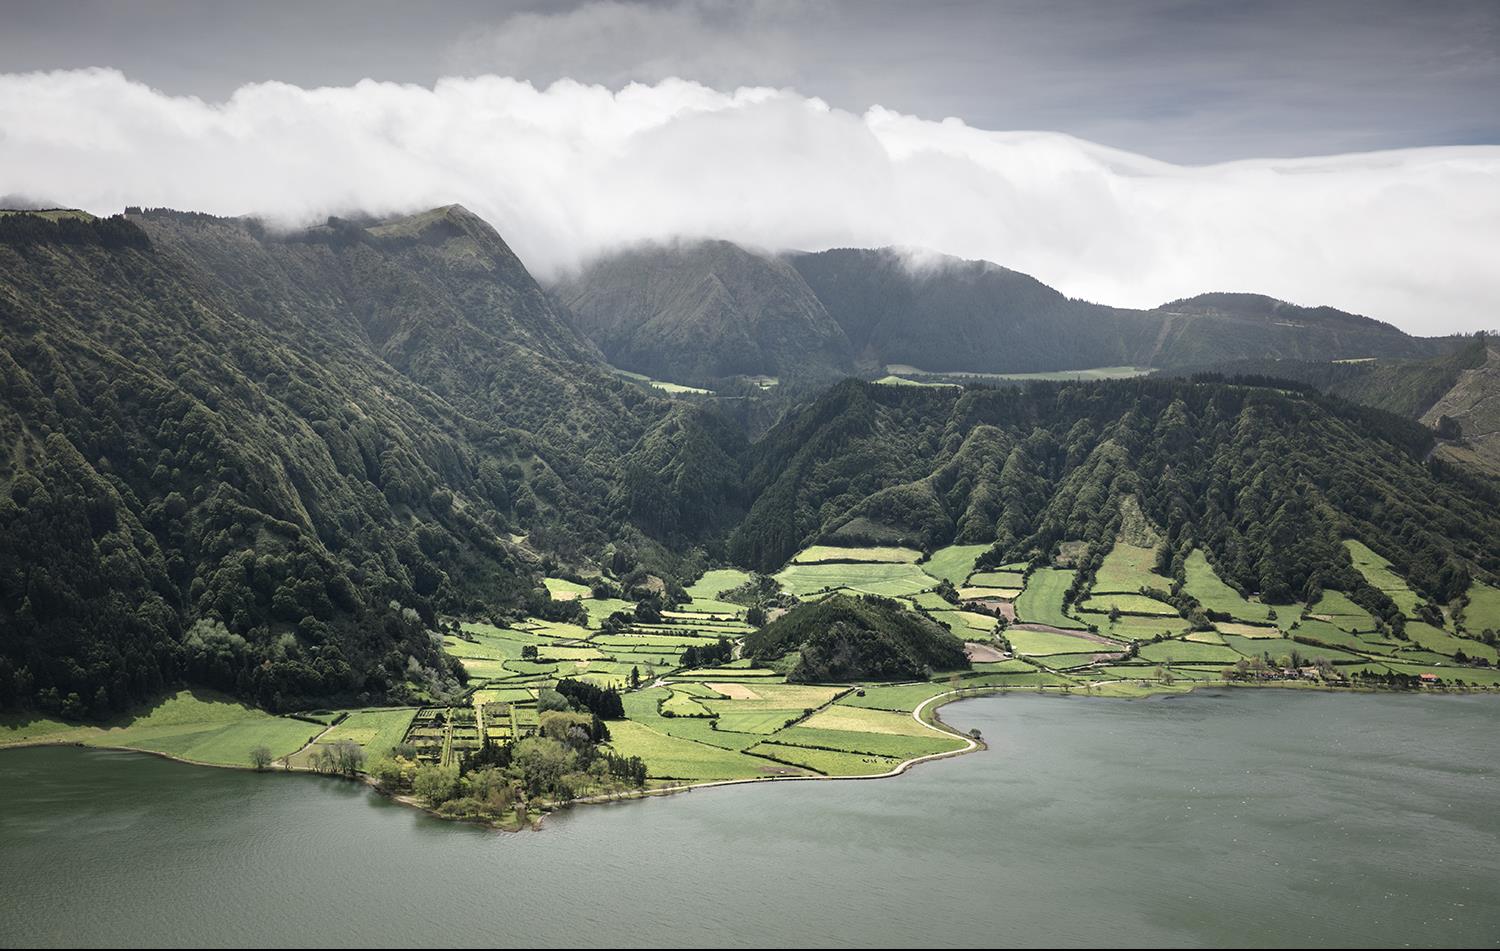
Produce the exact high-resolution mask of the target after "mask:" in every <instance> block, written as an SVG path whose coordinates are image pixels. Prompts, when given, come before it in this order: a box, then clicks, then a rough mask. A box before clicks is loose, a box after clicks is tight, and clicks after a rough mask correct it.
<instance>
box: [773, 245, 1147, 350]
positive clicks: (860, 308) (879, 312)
mask: <svg viewBox="0 0 1500 951" xmlns="http://www.w3.org/2000/svg"><path fill="white" fill-rule="evenodd" d="M787 259H788V260H789V261H790V262H791V263H792V265H793V266H794V267H795V268H796V269H797V271H798V273H800V274H801V275H802V277H803V278H804V279H805V280H806V281H807V284H808V286H809V287H811V288H812V289H813V292H814V293H815V294H817V296H818V300H820V301H822V302H823V306H824V307H826V308H827V309H828V313H829V314H831V315H832V316H833V319H834V320H836V321H837V322H838V324H839V326H840V327H842V328H843V329H844V332H845V333H846V334H848V336H849V341H850V343H851V344H852V345H853V347H854V352H855V354H856V355H857V356H858V357H859V359H860V362H861V364H862V365H864V366H865V367H867V368H869V369H872V370H874V369H878V368H880V367H883V366H885V365H887V364H904V365H907V366H913V367H919V368H921V369H923V370H930V371H934V372H943V371H959V370H979V371H983V372H988V373H1024V372H1033V371H1045V370H1070V369H1077V368H1081V367H1101V366H1125V365H1129V364H1132V363H1134V362H1135V361H1136V358H1137V357H1138V355H1140V354H1142V353H1144V352H1146V351H1147V350H1148V349H1149V348H1150V346H1151V344H1152V341H1153V340H1154V339H1155V336H1156V333H1157V326H1158V321H1156V320H1154V319H1152V318H1150V317H1147V316H1144V315H1142V314H1141V313H1140V312H1137V311H1126V310H1117V309H1114V308H1109V307H1101V306H1099V305H1097V304H1089V303H1085V302H1083V301H1075V300H1070V299H1069V298H1067V297H1064V296H1063V295H1062V294H1059V293H1058V292H1057V291H1055V290H1053V289H1052V288H1050V287H1048V286H1047V285H1045V284H1043V283H1042V282H1040V281H1038V280H1036V279H1035V278H1032V277H1028V276H1027V275H1025V274H1021V273H1019V272H1017V271H1011V270H1008V269H1006V268H1003V267H999V266H998V265H994V264H990V263H988V262H985V261H961V260H959V259H957V258H948V257H929V258H923V259H922V261H921V263H913V262H912V260H911V259H910V258H909V257H907V256H905V255H903V254H901V253H900V252H897V251H895V250H892V249H889V248H885V249H879V250H849V249H841V250H834V251H823V252H820V253H817V254H792V255H788V256H787Z"/></svg>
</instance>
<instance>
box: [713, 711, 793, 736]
mask: <svg viewBox="0 0 1500 951" xmlns="http://www.w3.org/2000/svg"><path fill="white" fill-rule="evenodd" d="M720 711H721V712H720V713H719V718H718V720H717V721H716V722H715V724H714V726H715V728H716V729H718V730H720V731H727V732H729V733H756V734H760V735H761V736H768V735H770V734H772V733H775V732H776V731H777V730H780V729H781V728H782V727H784V726H786V725H787V722H788V721H790V720H795V719H797V718H798V717H800V716H802V711H801V710H776V709H760V710H733V709H730V710H727V711H725V710H723V708H722V707H721V708H720Z"/></svg>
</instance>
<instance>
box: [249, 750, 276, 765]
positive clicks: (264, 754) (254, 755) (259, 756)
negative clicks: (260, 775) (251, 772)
mask: <svg viewBox="0 0 1500 951" xmlns="http://www.w3.org/2000/svg"><path fill="white" fill-rule="evenodd" d="M271 759H272V757H271V751H270V750H268V749H266V748H265V747H264V746H257V747H256V748H255V749H253V750H251V751H250V765H251V766H253V767H255V768H256V769H265V768H267V767H268V766H270V765H271Z"/></svg>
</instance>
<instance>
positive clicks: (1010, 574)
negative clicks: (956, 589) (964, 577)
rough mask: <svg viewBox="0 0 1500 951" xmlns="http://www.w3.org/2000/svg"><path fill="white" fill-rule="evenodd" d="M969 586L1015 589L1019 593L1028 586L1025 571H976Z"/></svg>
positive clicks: (970, 577) (970, 578) (971, 576)
mask: <svg viewBox="0 0 1500 951" xmlns="http://www.w3.org/2000/svg"><path fill="white" fill-rule="evenodd" d="M955 583H956V582H955ZM969 584H970V585H972V586H973V587H976V588H1014V589H1015V590H1017V591H1019V590H1021V588H1023V587H1025V585H1026V573H1025V572H1024V571H976V572H974V573H973V574H972V575H970V576H969Z"/></svg>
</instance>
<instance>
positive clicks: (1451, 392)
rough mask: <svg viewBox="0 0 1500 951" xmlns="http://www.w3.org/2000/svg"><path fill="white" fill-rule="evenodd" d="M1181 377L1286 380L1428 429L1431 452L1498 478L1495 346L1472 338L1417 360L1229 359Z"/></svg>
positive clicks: (1499, 354)
mask: <svg viewBox="0 0 1500 951" xmlns="http://www.w3.org/2000/svg"><path fill="white" fill-rule="evenodd" d="M1176 373H1177V375H1180V376H1192V375H1195V374H1203V373H1206V374H1210V375H1217V376H1222V377H1227V378H1230V379H1234V378H1246V377H1253V378H1264V379H1267V380H1290V381H1292V382H1295V383H1299V384H1302V385H1304V386H1310V387H1314V388H1316V389H1320V390H1322V391H1323V392H1325V393H1331V394H1334V395H1335V396H1341V397H1343V398H1345V399H1348V400H1353V401H1354V402H1356V403H1361V404H1363V405H1365V406H1373V407H1375V408H1377V409H1383V410H1387V411H1389V412H1392V413H1396V414H1398V415H1401V416H1405V417H1407V418H1408V419H1415V420H1420V421H1422V422H1423V423H1425V424H1427V425H1428V426H1431V427H1433V428H1434V429H1435V430H1436V431H1437V433H1438V435H1439V436H1440V437H1441V442H1440V443H1439V444H1438V445H1437V446H1436V448H1435V450H1434V451H1435V453H1436V455H1438V456H1439V457H1440V458H1443V459H1446V460H1448V461H1451V462H1461V463H1464V464H1466V465H1471V466H1476V467H1478V468H1480V469H1483V470H1485V471H1488V472H1490V473H1492V474H1495V475H1500V343H1496V341H1495V339H1494V338H1493V337H1490V336H1488V335H1484V334H1479V335H1476V336H1474V337H1470V338H1466V339H1465V340H1463V341H1462V342H1460V343H1458V344H1457V345H1456V346H1455V348H1454V349H1453V350H1452V351H1451V352H1449V353H1445V354H1443V355H1441V356H1437V357H1428V358H1425V359H1420V360H1389V359H1384V360H1374V359H1372V360H1359V361H1352V362H1343V363H1328V362H1315V361H1309V360H1230V361H1224V362H1221V363H1213V364H1209V365H1207V366H1202V367H1185V368H1182V369H1180V370H1178V371H1176Z"/></svg>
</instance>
